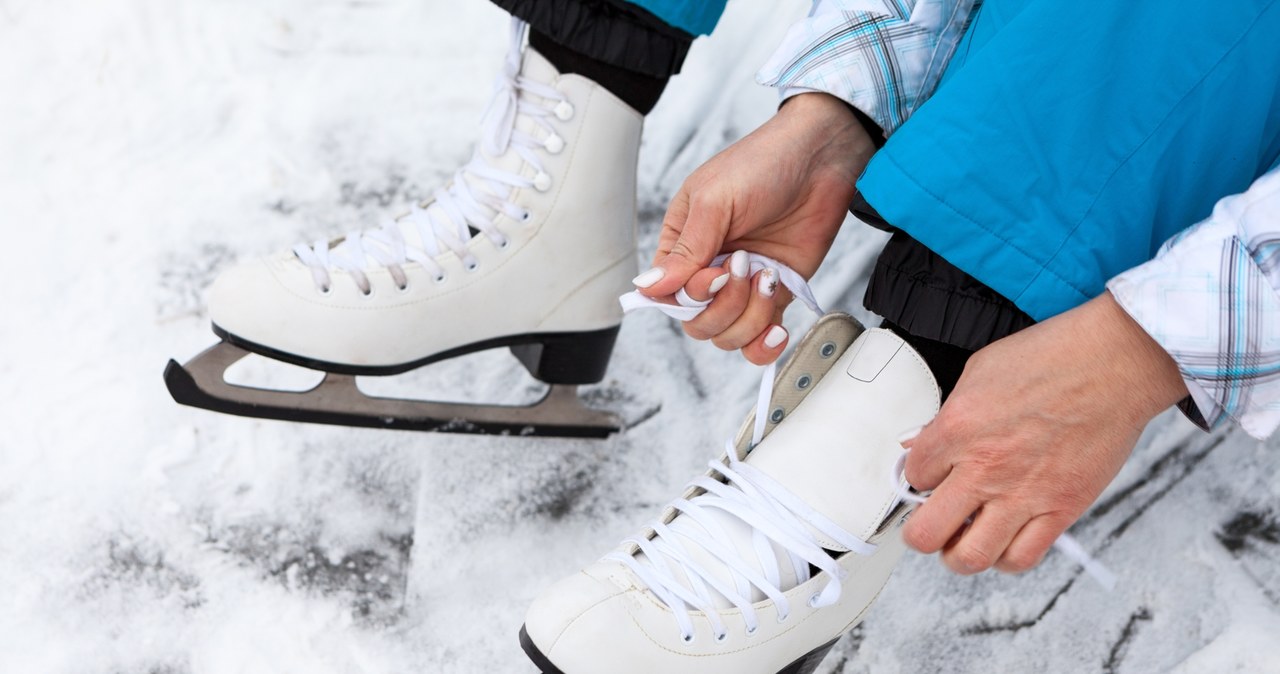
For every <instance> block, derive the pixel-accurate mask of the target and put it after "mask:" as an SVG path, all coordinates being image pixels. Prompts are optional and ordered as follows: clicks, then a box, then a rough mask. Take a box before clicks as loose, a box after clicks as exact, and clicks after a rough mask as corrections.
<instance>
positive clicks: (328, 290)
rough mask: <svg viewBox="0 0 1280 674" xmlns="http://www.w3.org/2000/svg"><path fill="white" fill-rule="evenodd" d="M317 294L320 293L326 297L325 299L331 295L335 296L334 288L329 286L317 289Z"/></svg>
mask: <svg viewBox="0 0 1280 674" xmlns="http://www.w3.org/2000/svg"><path fill="white" fill-rule="evenodd" d="M316 292H318V293H320V294H321V295H324V296H325V297H328V296H329V295H332V294H333V286H331V285H327V286H323V287H320V288H316Z"/></svg>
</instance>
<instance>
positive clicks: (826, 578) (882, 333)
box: [520, 314, 939, 674]
mask: <svg viewBox="0 0 1280 674" xmlns="http://www.w3.org/2000/svg"><path fill="white" fill-rule="evenodd" d="M673 315H674V314H673ZM938 408H939V391H938V387H937V384H936V383H935V381H934V379H933V375H932V374H931V373H930V371H929V369H928V367H927V366H926V365H925V363H924V361H923V360H922V359H921V358H920V356H919V355H918V354H917V353H916V352H915V351H914V350H913V349H912V348H911V347H910V346H908V345H907V344H906V343H905V342H903V341H902V340H901V339H900V338H899V337H897V336H896V335H894V334H893V333H891V332H889V331H886V330H879V329H875V330H869V331H866V332H863V330H862V326H861V325H859V324H858V323H857V321H855V320H854V319H853V318H852V317H850V316H848V315H846V314H828V315H826V316H824V317H823V318H822V319H820V320H819V322H818V323H817V325H815V326H814V328H813V330H811V331H810V332H809V334H808V335H806V336H805V338H804V339H803V340H802V341H801V343H800V344H799V345H798V346H797V348H796V351H795V354H794V355H793V356H792V357H791V359H790V360H789V361H788V362H787V364H786V365H785V366H784V367H782V368H781V370H780V371H779V373H778V374H777V376H776V378H775V379H773V385H772V392H771V393H768V392H767V389H766V394H764V395H762V396H761V404H760V405H758V406H757V410H756V412H755V413H753V414H752V415H751V416H750V417H748V419H747V421H746V423H745V424H744V425H743V427H742V430H741V431H740V432H739V434H738V436H737V438H736V441H734V442H732V443H730V446H729V447H728V452H727V455H726V456H725V457H724V458H722V459H721V460H719V461H713V462H711V464H710V465H711V471H710V472H708V473H707V474H706V475H705V476H704V477H701V478H698V479H696V480H695V481H694V482H693V483H691V484H690V486H689V488H688V490H687V491H686V492H685V494H684V495H683V497H682V498H680V499H679V500H676V501H674V502H673V503H672V504H671V505H670V506H669V507H668V508H667V509H666V510H665V511H664V512H663V513H662V516H661V518H660V519H659V520H658V521H657V522H654V523H652V524H651V525H649V527H647V528H646V529H644V530H643V531H642V532H640V533H638V534H637V535H636V536H634V537H632V538H630V539H627V540H626V541H624V542H623V544H622V547H621V548H619V549H618V550H616V551H615V552H613V553H611V554H609V555H607V556H606V557H604V558H603V559H602V560H600V561H598V562H596V563H595V564H592V565H590V566H588V567H586V568H585V569H583V570H582V571H581V572H579V573H577V574H575V575H573V576H571V577H569V578H566V579H565V580H562V581H560V582H559V583H558V584H556V585H554V586H552V587H551V588H550V589H548V590H547V591H546V592H544V593H543V594H542V595H541V596H540V597H539V598H538V599H537V600H536V601H535V602H534V603H533V605H532V607H531V608H530V609H529V613H528V616H527V618H526V622H525V626H524V627H523V628H522V629H521V631H520V641H521V645H522V646H523V648H524V650H525V652H526V653H527V654H528V656H529V657H530V659H532V660H533V662H534V663H535V664H537V665H538V667H540V668H541V670H542V671H543V672H544V673H545V674H587V673H590V672H613V673H614V674H648V673H650V672H663V673H664V674H711V673H713V672H714V673H716V674H719V673H720V672H740V673H742V674H752V673H755V674H775V673H777V674H807V673H809V672H812V671H813V670H814V669H815V668H816V667H817V666H818V663H819V662H821V660H822V658H823V657H824V656H825V655H826V653H827V651H828V650H830V649H831V647H832V646H833V645H834V644H835V642H836V640H837V639H839V638H840V636H841V635H843V634H844V633H845V632H847V631H848V630H850V629H852V628H853V627H854V626H855V625H857V624H858V623H859V622H860V621H861V620H862V619H863V617H864V616H865V615H866V612H867V610H868V608H870V606H871V604H872V603H873V602H874V601H875V598H876V596H877V595H878V594H879V592H880V589H881V588H882V587H883V586H884V584H885V582H886V581H887V580H888V578H889V574H890V573H891V572H892V570H893V568H894V566H895V565H896V564H897V562H898V559H899V557H900V556H901V555H902V552H903V550H904V544H903V542H902V537H901V528H902V523H903V521H904V520H905V518H906V516H907V514H908V513H909V511H910V510H911V508H912V507H913V505H914V503H913V501H911V500H904V499H903V498H902V497H903V495H904V494H906V493H908V492H907V490H906V483H905V481H904V480H903V479H902V478H901V477H899V478H898V482H897V484H894V482H893V481H891V480H890V475H892V474H893V470H894V467H895V464H896V463H897V462H898V460H899V457H900V456H901V455H902V448H901V446H900V445H899V444H898V442H897V441H896V438H897V436H899V435H900V434H901V433H902V432H903V431H905V430H908V429H911V428H913V427H918V426H920V425H923V424H924V423H926V422H928V421H929V420H930V419H931V418H932V417H933V416H934V415H935V414H936V413H937V411H938ZM757 422H760V423H757Z"/></svg>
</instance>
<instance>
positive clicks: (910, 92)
mask: <svg viewBox="0 0 1280 674" xmlns="http://www.w3.org/2000/svg"><path fill="white" fill-rule="evenodd" d="M975 4H976V3H975V0H817V2H815V3H814V7H813V10H812V12H811V13H810V15H809V18H807V19H805V20H803V21H800V22H799V23H797V24H796V25H794V26H792V27H791V29H790V30H789V31H788V32H787V36H786V38H785V39H784V40H783V42H782V45H781V46H780V47H778V49H777V51H775V52H774V54H773V56H772V57H770V58H769V61H768V62H767V63H765V65H764V67H763V68H761V69H760V72H759V73H757V74H756V80H757V81H758V82H760V83H761V84H764V85H767V86H772V87H777V88H779V89H781V90H782V91H783V95H784V97H786V96H789V95H794V94H795V93H800V92H802V91H823V92H826V93H829V94H832V95H834V96H836V97H837V98H840V99H842V100H844V101H845V102H847V103H849V104H850V105H852V106H854V107H856V108H858V109H859V110H861V111H862V112H864V113H865V114H866V115H867V116H868V117H870V118H871V119H873V120H875V122H876V123H877V124H879V125H880V128H881V129H884V132H885V135H886V136H888V135H889V134H892V133H893V132H894V131H895V130H897V128H898V127H899V126H901V125H902V123H903V122H905V121H906V120H907V118H908V117H910V116H911V114H912V113H913V112H915V110H916V108H918V107H919V106H920V105H921V104H922V103H923V102H924V101H925V100H926V99H928V98H929V96H930V95H931V94H932V93H933V90H934V88H935V87H936V86H937V85H938V80H939V79H941V77H942V72H943V70H945V69H946V66H947V63H948V62H950V60H951V55H952V54H953V53H954V52H955V48H956V45H957V44H959V42H960V38H961V37H962V36H963V35H964V29H965V26H966V25H967V22H968V18H969V13H970V12H971V11H972V10H973V7H974V5H975Z"/></svg>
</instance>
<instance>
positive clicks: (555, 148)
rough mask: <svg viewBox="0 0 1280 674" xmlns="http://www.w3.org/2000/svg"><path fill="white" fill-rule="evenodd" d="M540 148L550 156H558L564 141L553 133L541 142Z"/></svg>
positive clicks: (562, 149) (562, 148)
mask: <svg viewBox="0 0 1280 674" xmlns="http://www.w3.org/2000/svg"><path fill="white" fill-rule="evenodd" d="M542 147H543V149H545V150H546V151H547V152H550V153H551V154H560V153H561V152H563V151H564V139H563V138H561V137H560V136H557V135H556V134H554V133H553V134H551V135H550V136H547V139H546V140H544V141H542Z"/></svg>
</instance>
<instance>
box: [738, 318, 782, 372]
mask: <svg viewBox="0 0 1280 674" xmlns="http://www.w3.org/2000/svg"><path fill="white" fill-rule="evenodd" d="M790 337H791V335H790V334H788V333H787V329H786V328H784V327H782V326H781V325H776V324H775V325H771V326H769V329H767V330H765V331H764V332H762V333H760V335H759V336H757V337H756V338H755V339H754V340H752V341H751V343H750V344H748V345H746V346H744V347H742V355H743V357H744V358H746V359H747V361H749V362H750V363H752V364H753V365H768V364H769V363H772V362H773V361H775V360H777V359H778V357H779V356H781V355H782V352H783V351H785V350H786V348H787V341H788V340H789V339H790Z"/></svg>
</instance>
